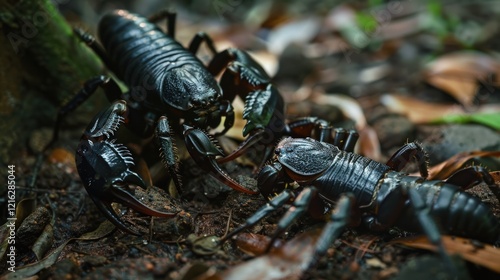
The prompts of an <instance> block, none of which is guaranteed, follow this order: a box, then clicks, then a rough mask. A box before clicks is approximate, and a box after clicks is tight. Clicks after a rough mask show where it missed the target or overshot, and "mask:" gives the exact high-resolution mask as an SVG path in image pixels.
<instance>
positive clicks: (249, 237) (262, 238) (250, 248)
mask: <svg viewBox="0 0 500 280" xmlns="http://www.w3.org/2000/svg"><path fill="white" fill-rule="evenodd" d="M270 241H271V238H270V237H269V236H266V235H261V234H255V233H240V234H238V235H237V236H236V240H235V243H236V246H238V249H240V250H241V251H243V252H245V253H246V254H248V255H250V256H259V255H262V254H264V253H265V250H266V249H267V246H268V244H269V242H270ZM283 244H284V242H283V240H281V239H277V240H276V241H275V242H274V244H273V247H272V248H271V252H272V251H274V250H276V248H278V247H281V246H283Z"/></svg>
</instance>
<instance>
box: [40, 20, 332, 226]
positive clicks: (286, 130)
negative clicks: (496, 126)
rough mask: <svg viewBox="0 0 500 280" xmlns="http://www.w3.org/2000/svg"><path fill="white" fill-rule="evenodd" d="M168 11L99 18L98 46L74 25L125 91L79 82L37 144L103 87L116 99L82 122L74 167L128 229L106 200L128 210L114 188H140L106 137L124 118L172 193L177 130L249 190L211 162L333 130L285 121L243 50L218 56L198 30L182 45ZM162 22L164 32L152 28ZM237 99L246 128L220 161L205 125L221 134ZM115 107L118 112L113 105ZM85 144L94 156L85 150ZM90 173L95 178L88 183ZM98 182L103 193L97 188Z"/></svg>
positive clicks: (215, 171)
mask: <svg viewBox="0 0 500 280" xmlns="http://www.w3.org/2000/svg"><path fill="white" fill-rule="evenodd" d="M175 16H176V15H175V13H172V12H168V11H163V12H161V13H159V14H157V15H154V16H153V17H150V18H149V19H146V18H143V17H141V16H138V15H136V14H132V13H129V12H127V11H125V10H117V11H113V12H111V13H109V14H107V15H105V16H104V17H103V18H102V20H101V21H100V23H99V27H98V30H99V38H100V41H101V44H99V43H98V42H97V41H96V39H95V38H94V37H93V36H91V35H90V34H87V33H85V32H83V31H82V30H80V29H75V30H74V31H75V35H76V36H77V37H78V38H79V39H80V40H81V41H83V42H85V43H86V44H87V45H88V46H89V47H90V48H91V49H92V50H93V51H94V52H95V53H96V54H97V55H98V56H99V57H100V58H101V60H102V61H103V62H104V64H105V65H106V67H107V68H108V69H109V70H111V71H112V72H114V74H115V75H116V76H117V77H118V78H119V79H121V80H122V81H123V82H124V83H125V85H126V86H127V87H128V89H129V91H128V92H126V93H122V91H121V89H120V87H119V86H118V84H117V83H116V82H115V81H114V80H113V79H111V78H110V77H107V76H97V77H94V78H92V79H90V80H88V81H87V82H85V84H84V86H83V88H82V89H81V90H80V91H79V92H78V93H77V94H76V95H75V97H74V98H73V99H71V100H70V101H69V102H68V103H67V104H65V105H64V106H63V107H62V108H61V109H60V111H59V114H58V116H57V120H56V124H55V128H54V134H53V137H52V140H51V141H50V143H49V144H48V145H47V146H46V148H45V149H44V150H46V149H47V148H48V147H50V146H51V145H52V144H53V143H54V142H55V141H56V140H57V139H58V134H59V128H60V125H61V122H62V120H63V118H64V117H65V116H66V115H68V113H69V112H71V111H73V110H74V109H75V108H77V107H78V106H79V105H80V104H82V103H83V102H84V101H85V100H87V99H88V98H89V97H90V96H91V95H92V94H93V93H95V92H96V91H97V89H98V88H102V89H103V90H104V93H105V94H106V97H107V98H108V99H109V101H110V102H112V103H113V104H112V105H111V106H110V107H109V109H108V110H104V111H103V112H102V113H100V114H99V115H98V116H96V118H94V120H93V121H92V122H91V123H90V124H89V127H88V129H87V130H86V132H85V133H84V136H83V137H82V144H80V145H79V148H78V149H79V151H78V152H77V157H78V158H79V160H78V163H77V167H78V171H79V174H80V175H81V178H82V181H83V182H84V183H85V184H86V185H85V186H86V188H87V190H88V191H89V194H90V196H91V197H92V198H93V199H94V201H96V203H97V204H98V206H99V208H100V209H101V210H103V212H104V213H105V215H106V216H107V217H108V218H110V219H111V221H113V222H114V223H115V225H117V226H118V227H119V228H121V229H123V230H127V227H126V224H125V223H122V222H121V221H120V219H119V218H118V217H117V216H116V214H115V213H114V212H113V211H112V208H111V206H110V205H109V204H110V201H120V202H124V204H125V205H127V206H130V207H132V208H137V207H138V206H137V204H135V203H132V202H131V201H132V200H123V199H122V198H123V197H122V196H121V193H118V192H114V191H112V190H113V189H114V188H117V189H120V190H122V189H123V188H125V187H126V186H127V185H128V184H129V183H130V184H137V181H138V180H136V177H135V176H123V175H125V174H131V171H130V169H129V166H130V165H131V159H130V158H129V157H128V156H124V155H126V154H128V150H127V149H126V148H125V146H121V145H120V144H117V143H116V141H117V140H116V139H115V138H114V136H113V135H112V134H113V133H114V131H116V130H117V129H118V127H119V126H120V125H121V124H122V123H123V124H125V125H126V126H127V127H128V128H129V129H130V130H131V131H132V132H134V133H135V134H137V135H138V136H140V137H143V138H149V137H150V136H152V135H155V138H156V140H157V142H158V146H159V149H160V154H161V158H162V160H163V162H164V164H165V166H166V169H167V170H168V172H169V174H170V176H171V178H172V180H173V182H174V184H175V186H176V188H177V192H178V193H182V187H181V185H182V183H181V178H180V176H179V172H177V171H178V169H179V159H178V156H177V154H176V143H175V141H174V136H175V135H183V136H184V141H185V143H186V146H187V147H188V151H189V152H190V154H191V156H192V157H193V158H195V159H198V160H197V161H198V162H200V166H201V167H202V168H203V169H205V170H206V171H208V172H209V173H210V174H211V175H212V176H214V177H215V178H217V179H218V180H220V181H221V182H223V183H224V184H226V185H228V186H230V187H232V188H233V189H235V190H238V191H241V192H245V193H248V194H256V192H254V191H252V190H249V189H247V188H245V187H243V186H241V185H240V184H239V183H238V182H236V181H234V180H233V179H232V178H231V177H230V176H228V175H227V174H226V173H224V172H223V171H222V169H221V168H220V167H219V166H218V164H217V161H218V160H219V161H220V162H225V161H228V160H231V159H234V158H235V157H238V156H239V155H241V154H242V153H243V152H244V151H246V150H247V149H248V148H249V147H251V146H254V145H256V144H257V143H260V144H263V145H264V149H265V150H266V155H265V158H264V160H263V161H262V162H264V161H265V159H266V158H267V157H268V156H267V154H269V151H271V148H270V147H272V145H273V144H274V143H275V141H276V140H277V139H279V137H281V136H282V135H285V134H286V135H292V136H304V134H306V135H307V136H308V135H311V133H313V132H314V131H317V134H323V135H327V134H328V133H325V131H329V130H330V127H329V126H328V125H327V124H326V123H325V122H324V121H321V120H318V119H316V118H304V119H301V120H298V121H295V122H292V123H290V124H288V125H285V124H284V117H283V112H284V102H283V99H282V97H281V95H280V94H279V92H278V90H277V89H276V88H275V86H274V85H273V84H272V83H271V82H270V78H269V76H268V75H267V73H266V72H265V71H264V69H263V68H262V66H260V65H259V64H258V63H257V62H256V61H255V60H254V59H253V58H252V57H251V56H250V55H248V54H247V53H246V52H244V51H242V50H238V49H235V48H230V49H227V50H225V51H222V52H217V51H216V49H215V46H214V44H213V42H212V40H211V38H210V37H209V36H208V35H207V34H205V33H198V34H196V36H195V37H194V38H193V40H192V41H191V43H190V45H189V47H188V48H184V47H183V46H182V45H181V44H180V43H178V42H177V41H176V40H175V39H174V31H175ZM165 18H166V19H167V30H168V31H167V33H164V32H163V31H162V30H161V29H160V28H159V27H158V26H157V25H156V24H155V23H156V22H158V21H159V20H162V19H165ZM203 42H205V43H206V45H207V46H208V48H209V49H210V51H211V52H212V54H213V55H214V57H213V59H212V61H211V62H210V63H209V65H208V66H207V67H205V66H204V65H203V63H202V62H201V61H200V60H199V59H198V58H197V57H196V55H195V54H196V52H197V50H198V48H199V47H200V45H201V44H202V43H203ZM220 73H222V76H221V80H220V83H217V81H216V80H215V78H214V77H215V76H217V75H219V74H220ZM237 95H238V96H239V97H240V98H242V99H243V100H245V106H246V107H245V109H244V119H246V120H247V125H246V126H245V128H244V130H243V134H245V135H247V134H248V138H247V139H246V140H245V141H244V142H243V143H242V144H241V146H240V147H239V148H238V149H237V150H235V151H234V152H233V153H231V154H230V155H228V156H226V157H224V154H223V153H222V152H220V150H219V149H218V148H217V145H216V144H215V143H214V141H212V139H213V137H210V136H209V135H208V134H207V132H206V131H208V130H209V129H211V128H216V127H218V126H219V124H221V123H222V121H223V129H222V131H220V132H219V133H218V134H224V133H225V132H226V131H227V130H228V129H229V128H230V127H232V125H233V122H234V112H233V107H232V105H231V103H232V101H233V100H234V98H235V97H236V96H237ZM118 107H120V110H116V109H117V108H118ZM101 132H102V133H101ZM94 134H95V135H94ZM84 150H85V151H91V152H85V153H84V152H82V151H84ZM112 150H115V152H112ZM216 157H219V159H216ZM101 167H105V169H101ZM109 169H110V170H109ZM101 172H102V174H101ZM117 174H121V175H122V176H119V177H120V180H121V181H120V183H119V184H115V181H116V180H115V176H116V175H117ZM93 177H99V178H101V180H93V179H92V178H93ZM132 179H133V180H132ZM100 188H103V189H106V190H107V191H105V192H102V191H101V190H100ZM104 193H105V195H106V196H108V197H107V198H106V197H105V195H104ZM99 201H102V202H103V203H99ZM142 212H143V213H145V212H144V211H142Z"/></svg>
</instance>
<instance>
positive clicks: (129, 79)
mask: <svg viewBox="0 0 500 280" xmlns="http://www.w3.org/2000/svg"><path fill="white" fill-rule="evenodd" d="M99 38H100V39H101V43H102V45H103V46H104V48H105V50H106V53H107V54H108V58H109V64H111V65H108V66H109V67H110V68H111V70H112V71H113V72H114V73H115V74H116V75H118V77H119V78H120V79H121V80H123V81H124V82H125V83H126V84H127V85H128V86H129V87H133V86H149V87H150V88H147V89H148V90H151V89H153V88H156V89H159V88H160V87H161V82H162V80H163V77H164V75H165V74H166V73H167V72H168V71H170V70H172V69H173V68H176V67H179V66H182V65H185V64H187V63H189V64H197V65H199V66H200V67H203V65H202V64H201V62H200V61H199V60H198V59H197V58H196V57H195V56H194V55H192V54H191V53H190V52H189V51H187V50H186V49H184V48H183V47H182V45H180V44H179V43H178V42H176V41H175V40H174V39H173V38H171V37H169V36H168V35H166V34H165V33H164V32H163V31H162V30H161V29H159V28H158V27H157V26H156V25H155V24H153V23H151V22H149V21H148V20H147V19H145V18H143V17H140V16H138V15H135V14H131V13H128V12H127V11H124V10H118V11H114V12H112V13H110V14H107V15H106V16H104V17H103V19H102V20H101V22H100V24H99Z"/></svg>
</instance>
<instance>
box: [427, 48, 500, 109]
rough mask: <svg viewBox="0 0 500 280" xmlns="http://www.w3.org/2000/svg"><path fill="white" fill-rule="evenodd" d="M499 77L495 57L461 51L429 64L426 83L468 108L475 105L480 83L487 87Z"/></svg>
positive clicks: (499, 64) (498, 66) (498, 67)
mask: <svg viewBox="0 0 500 280" xmlns="http://www.w3.org/2000/svg"><path fill="white" fill-rule="evenodd" d="M498 74H500V62H499V61H498V60H497V59H495V58H494V57H491V56H489V55H487V54H484V53H480V52H476V51H460V52H455V53H450V54H446V55H443V56H441V57H440V58H438V59H436V60H435V61H433V62H432V63H430V64H429V66H428V67H427V69H426V70H425V72H424V79H425V81H426V82H427V83H429V84H431V85H433V86H434V87H436V88H439V89H441V90H443V91H445V92H447V93H448V94H450V95H451V96H453V97H454V98H455V99H456V100H457V101H458V102H460V103H461V104H463V105H464V106H466V107H468V106H471V105H473V100H474V97H475V95H476V93H477V88H478V86H479V81H482V82H485V83H487V82H488V80H489V77H492V76H493V77H498ZM489 82H491V81H489ZM493 82H494V83H496V81H493Z"/></svg>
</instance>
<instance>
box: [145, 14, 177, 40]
mask: <svg viewBox="0 0 500 280" xmlns="http://www.w3.org/2000/svg"><path fill="white" fill-rule="evenodd" d="M176 17H177V13H176V12H172V11H170V10H167V9H165V10H162V11H160V12H158V13H156V14H153V15H151V16H150V17H148V21H149V22H152V23H158V22H159V21H162V20H164V19H165V18H166V19H167V34H168V35H169V36H170V37H172V38H175V20H176Z"/></svg>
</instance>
